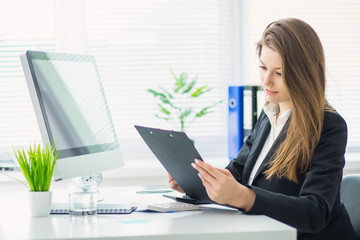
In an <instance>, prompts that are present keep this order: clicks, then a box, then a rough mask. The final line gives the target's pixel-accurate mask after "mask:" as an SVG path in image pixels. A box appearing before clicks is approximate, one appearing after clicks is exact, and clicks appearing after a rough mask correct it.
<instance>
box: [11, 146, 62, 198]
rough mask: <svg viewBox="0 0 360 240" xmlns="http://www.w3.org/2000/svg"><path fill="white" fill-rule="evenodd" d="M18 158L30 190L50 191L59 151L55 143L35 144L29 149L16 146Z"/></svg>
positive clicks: (15, 151)
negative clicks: (42, 145)
mask: <svg viewBox="0 0 360 240" xmlns="http://www.w3.org/2000/svg"><path fill="white" fill-rule="evenodd" d="M14 153H15V156H16V159H17V161H18V163H19V165H20V169H21V171H22V173H23V174H24V176H25V178H26V181H27V184H28V185H26V184H25V185H26V186H28V188H29V189H30V191H40V192H44V191H49V189H50V184H51V178H52V175H53V172H54V167H55V164H56V160H57V159H58V157H59V151H58V150H56V148H55V146H54V145H45V146H44V147H43V148H42V147H41V146H40V144H34V145H32V146H30V147H29V149H28V150H25V149H24V148H21V147H17V148H14Z"/></svg>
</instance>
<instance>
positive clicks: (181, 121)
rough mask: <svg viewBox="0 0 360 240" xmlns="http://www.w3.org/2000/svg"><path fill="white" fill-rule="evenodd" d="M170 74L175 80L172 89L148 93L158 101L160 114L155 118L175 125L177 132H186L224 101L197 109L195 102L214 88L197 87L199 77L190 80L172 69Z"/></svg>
mask: <svg viewBox="0 0 360 240" xmlns="http://www.w3.org/2000/svg"><path fill="white" fill-rule="evenodd" d="M170 72H171V74H172V76H173V79H174V80H175V82H174V85H173V87H172V88H171V89H169V90H167V89H165V88H163V87H159V89H157V90H154V89H148V90H147V91H148V92H149V93H151V94H152V95H153V96H154V97H155V98H156V99H157V102H156V105H157V109H158V113H156V114H154V116H155V117H157V118H160V119H163V120H165V121H168V122H173V123H175V126H177V127H176V128H177V130H180V131H182V132H184V131H185V130H186V129H188V128H189V126H190V125H191V124H192V123H193V122H194V121H195V120H196V119H198V118H201V117H204V116H206V115H208V114H209V113H211V112H213V109H214V107H215V106H216V105H218V104H219V103H221V102H222V101H221V100H220V101H215V102H213V103H212V104H210V105H206V106H202V107H200V108H198V109H197V108H196V107H197V106H198V104H196V105H195V104H194V103H195V101H197V100H198V99H199V98H200V97H201V96H203V95H204V94H205V93H207V92H210V91H211V89H212V88H210V87H208V86H206V85H203V86H200V87H198V86H196V84H197V81H198V75H196V76H195V77H194V78H192V79H191V80H189V79H188V74H187V73H185V72H183V73H181V74H180V75H178V76H177V75H176V74H175V73H174V71H173V70H172V69H171V68H170Z"/></svg>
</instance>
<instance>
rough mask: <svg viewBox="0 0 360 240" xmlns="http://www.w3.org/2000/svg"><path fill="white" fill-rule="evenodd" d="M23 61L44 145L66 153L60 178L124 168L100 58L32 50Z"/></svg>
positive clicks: (57, 170)
mask: <svg viewBox="0 0 360 240" xmlns="http://www.w3.org/2000/svg"><path fill="white" fill-rule="evenodd" d="M21 60H22V63H23V68H24V73H25V76H26V79H27V83H28V87H29V91H30V95H31V98H32V101H33V105H34V108H35V113H36V116H37V120H38V123H39V127H40V131H41V133H42V138H43V141H44V142H48V143H53V144H55V146H56V147H57V149H58V150H59V151H60V157H59V160H58V164H57V169H55V173H54V175H58V176H57V177H55V176H54V177H55V179H57V180H60V179H64V178H69V177H75V176H82V175H87V174H91V173H94V171H95V172H100V171H102V170H107V169H112V168H114V167H116V166H118V167H119V166H122V165H123V161H122V158H121V154H120V146H119V143H118V140H117V137H116V133H115V128H114V125H113V122H112V119H111V114H110V111H109V107H108V105H107V101H106V97H105V94H104V90H103V87H102V83H101V80H100V76H99V72H98V70H97V66H96V62H95V59H94V57H92V56H89V55H79V54H65V53H49V52H34V51H27V52H26V54H25V55H24V56H22V57H21ZM107 158H110V159H107ZM65 163H66V164H65ZM84 164H85V165H84ZM62 165H63V166H62ZM88 165H90V166H88ZM77 168H79V169H77ZM70 173H71V174H70ZM74 175H75V176H74Z"/></svg>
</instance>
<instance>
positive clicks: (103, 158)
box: [20, 51, 124, 181]
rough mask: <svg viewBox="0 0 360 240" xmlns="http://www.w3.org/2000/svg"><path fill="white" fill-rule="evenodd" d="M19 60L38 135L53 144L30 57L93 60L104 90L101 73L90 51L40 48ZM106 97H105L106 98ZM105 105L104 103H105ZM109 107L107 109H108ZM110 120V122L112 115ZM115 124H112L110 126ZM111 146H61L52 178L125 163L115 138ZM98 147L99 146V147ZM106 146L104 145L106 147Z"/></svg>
mask: <svg viewBox="0 0 360 240" xmlns="http://www.w3.org/2000/svg"><path fill="white" fill-rule="evenodd" d="M20 59H21V63H22V66H23V70H24V75H25V78H26V82H27V85H28V89H29V93H30V97H31V100H32V103H33V107H34V110H35V115H36V118H37V122H38V125H39V129H40V133H41V137H42V140H43V143H44V144H55V143H54V138H53V134H52V131H51V127H50V125H49V120H48V117H47V113H46V109H45V107H44V102H43V98H42V95H41V91H40V88H39V85H38V84H39V82H38V79H37V76H36V73H35V70H34V66H33V62H32V60H33V59H41V60H61V61H75V60H74V59H76V61H77V62H78V61H86V62H91V63H93V64H94V68H95V71H96V74H97V77H98V79H99V81H100V87H101V91H104V90H103V87H102V84H101V79H100V74H99V72H98V69H97V65H96V62H95V58H94V57H93V56H90V55H84V54H71V53H58V52H39V51H26V53H25V54H23V55H21V56H20ZM105 101H106V100H105ZM106 107H107V108H108V106H107V103H106ZM108 110H109V109H108ZM110 117H111V116H110ZM110 122H111V124H112V125H113V122H112V119H111V118H110ZM112 127H113V128H114V125H113V126H112ZM110 144H111V145H112V146H113V147H112V148H111V149H107V150H104V151H102V149H104V148H102V146H101V145H102V144H98V145H94V146H86V147H84V148H82V147H80V148H76V149H75V148H74V149H64V150H60V157H59V159H58V160H57V164H56V166H55V170H54V179H55V181H59V180H62V179H68V178H73V177H79V176H84V175H89V174H93V173H98V172H101V171H105V170H111V169H114V168H119V167H122V166H124V160H123V158H122V154H121V151H120V146H119V143H118V140H117V138H116V141H115V142H114V143H110ZM87 147H90V149H96V150H95V151H90V152H89V151H87V150H84V149H86V148H87ZM99 149H100V150H99ZM105 149H106V148H105ZM74 150H75V151H76V152H77V155H74V156H71V154H69V151H72V152H74Z"/></svg>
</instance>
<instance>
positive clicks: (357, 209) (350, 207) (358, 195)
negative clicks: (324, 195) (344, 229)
mask: <svg viewBox="0 0 360 240" xmlns="http://www.w3.org/2000/svg"><path fill="white" fill-rule="evenodd" d="M340 194H341V201H342V202H343V203H344V205H345V208H346V210H347V211H348V213H349V216H350V220H351V223H352V225H353V227H354V229H355V233H356V236H357V240H360V174H353V175H347V176H344V178H343V180H342V183H341V188H340Z"/></svg>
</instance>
